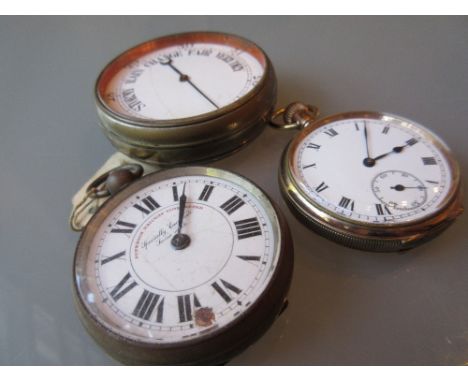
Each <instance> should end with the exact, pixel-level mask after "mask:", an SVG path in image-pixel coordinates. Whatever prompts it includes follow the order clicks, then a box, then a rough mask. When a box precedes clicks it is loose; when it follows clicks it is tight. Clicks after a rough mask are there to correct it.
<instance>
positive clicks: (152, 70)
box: [95, 32, 276, 166]
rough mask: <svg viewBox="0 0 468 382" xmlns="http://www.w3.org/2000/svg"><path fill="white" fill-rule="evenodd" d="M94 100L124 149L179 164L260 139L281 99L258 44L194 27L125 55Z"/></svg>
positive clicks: (107, 71)
mask: <svg viewBox="0 0 468 382" xmlns="http://www.w3.org/2000/svg"><path fill="white" fill-rule="evenodd" d="M95 99H96V106H97V110H98V115H99V118H100V121H101V126H102V128H103V130H104V133H105V134H106V136H107V137H108V138H109V140H110V141H111V142H112V144H113V145H114V146H115V147H116V148H117V149H118V150H119V151H120V152H122V153H124V154H126V155H128V156H130V157H133V158H135V159H138V160H143V161H145V162H148V163H152V164H156V165H160V166H172V165H176V164H182V163H194V162H200V161H208V160H214V159H216V158H219V157H222V156H224V155H227V154H229V153H231V152H233V151H235V150H237V149H239V148H240V147H241V146H242V145H244V144H245V143H247V142H249V141H251V140H252V139H254V138H255V137H256V136H257V135H258V134H259V133H260V132H261V131H262V129H263V127H264V125H265V122H267V120H268V118H269V115H270V114H271V112H272V108H273V106H274V104H275V100H276V78H275V73H274V70H273V66H272V64H271V62H270V60H269V58H268V57H267V55H266V54H265V53H264V52H263V50H262V49H260V48H259V47H258V46H257V45H255V44H254V43H252V42H250V41H248V40H246V39H244V38H241V37H238V36H234V35H229V34H225V33H216V32H188V33H181V34H176V35H170V36H164V37H160V38H157V39H154V40H151V41H147V42H145V43H142V44H140V45H137V46H135V47H133V48H131V49H129V50H127V51H125V52H124V53H122V54H120V55H119V56H118V57H116V58H115V59H114V60H113V61H111V62H110V63H109V64H108V65H107V66H106V67H105V68H104V70H103V71H102V72H101V74H100V75H99V77H98V79H97V81H96V86H95Z"/></svg>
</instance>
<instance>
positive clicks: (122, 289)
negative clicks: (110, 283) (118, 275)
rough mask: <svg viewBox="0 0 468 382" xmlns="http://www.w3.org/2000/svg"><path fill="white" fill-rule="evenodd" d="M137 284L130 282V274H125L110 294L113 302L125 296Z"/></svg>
mask: <svg viewBox="0 0 468 382" xmlns="http://www.w3.org/2000/svg"><path fill="white" fill-rule="evenodd" d="M136 285H137V283H136V282H135V281H133V280H132V278H131V276H130V273H127V274H126V275H125V276H124V277H123V279H122V280H120V281H119V283H118V284H117V285H116V286H115V287H114V289H112V291H111V292H110V296H111V297H112V298H113V299H114V301H117V300H119V299H120V298H122V297H123V296H125V295H126V294H127V293H128V292H130V291H131V290H132V289H133V288H135V287H136Z"/></svg>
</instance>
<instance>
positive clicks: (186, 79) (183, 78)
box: [160, 59, 219, 109]
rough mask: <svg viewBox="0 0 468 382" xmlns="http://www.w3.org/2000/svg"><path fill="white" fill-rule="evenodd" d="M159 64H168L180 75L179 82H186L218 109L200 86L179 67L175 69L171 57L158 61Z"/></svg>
mask: <svg viewBox="0 0 468 382" xmlns="http://www.w3.org/2000/svg"><path fill="white" fill-rule="evenodd" d="M160 63H161V65H166V66H169V67H170V68H171V69H172V70H173V71H174V72H176V73H177V74H178V75H179V76H180V77H179V81H180V82H188V83H189V84H190V85H191V86H192V87H193V88H194V89H195V90H196V91H197V92H198V93H200V94H201V95H202V96H203V97H204V98H205V99H206V100H207V101H208V102H209V103H211V104H212V105H213V106H214V107H215V108H216V109H219V106H218V105H216V104H215V103H214V102H213V101H212V100H211V99H210V98H209V97H208V96H207V95H206V94H205V93H203V92H202V91H201V90H200V88H199V87H198V86H197V85H195V84H194V83H193V82H192V80H191V79H190V77H189V76H188V75H187V74H184V73H182V72H181V71H180V70H179V69H177V68H176V67H175V66H174V64H173V63H172V59H168V60H167V61H164V62H163V61H160Z"/></svg>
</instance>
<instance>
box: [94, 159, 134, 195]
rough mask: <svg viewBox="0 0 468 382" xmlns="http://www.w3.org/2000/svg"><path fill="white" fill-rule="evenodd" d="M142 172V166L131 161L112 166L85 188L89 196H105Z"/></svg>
mask: <svg viewBox="0 0 468 382" xmlns="http://www.w3.org/2000/svg"><path fill="white" fill-rule="evenodd" d="M142 174H143V167H142V166H141V165H139V164H135V163H131V164H125V165H122V166H119V167H116V168H113V169H111V170H109V171H107V172H105V173H104V174H101V175H100V176H98V177H97V178H96V179H94V180H93V181H92V182H91V183H90V184H89V186H88V187H87V189H86V193H87V194H89V197H90V198H105V197H108V196H110V195H113V194H115V193H116V192H117V191H119V190H120V189H122V188H123V187H124V186H126V185H128V184H129V183H130V182H132V181H133V180H135V179H136V178H139V177H140V176H141V175H142Z"/></svg>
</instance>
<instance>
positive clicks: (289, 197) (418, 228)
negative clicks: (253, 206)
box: [279, 112, 463, 251]
mask: <svg viewBox="0 0 468 382" xmlns="http://www.w3.org/2000/svg"><path fill="white" fill-rule="evenodd" d="M279 178H280V185H281V190H282V192H283V195H284V197H285V199H286V201H287V202H288V205H289V206H290V207H291V209H292V210H293V212H295V213H296V214H297V215H298V216H299V217H300V218H301V219H302V220H304V221H305V222H306V223H308V224H309V225H310V226H311V227H312V228H313V229H315V230H316V231H318V232H319V233H320V234H322V235H324V236H325V237H328V238H330V239H332V240H335V241H337V242H339V243H341V244H344V245H346V246H349V247H353V248H357V249H363V250H370V251H397V250H403V249H408V248H411V247H414V246H416V245H418V244H420V243H422V242H424V241H427V240H429V239H430V238H432V237H434V236H435V235H437V234H438V233H440V232H441V231H442V230H443V229H444V228H446V227H447V226H448V225H449V223H450V222H452V221H453V219H454V218H455V217H456V216H458V215H459V214H460V213H461V212H462V210H463V209H462V204H461V187H460V172H459V168H458V165H457V163H456V161H455V159H454V157H453V155H452V154H451V152H450V150H449V148H448V147H447V146H446V145H445V143H444V142H443V141H442V140H441V139H440V138H438V137H437V136H436V135H435V134H433V133H432V132H430V131H429V130H428V129H426V128H425V127H423V126H421V125H420V124H418V123H415V122H413V121H410V120H408V119H405V118H402V117H398V116H395V115H390V114H385V113H375V112H350V113H341V114H337V115H334V116H331V117H326V118H323V119H321V120H318V121H314V122H311V123H309V124H308V125H307V126H306V128H305V129H303V130H302V131H301V132H300V133H299V134H298V135H297V136H296V137H295V138H294V139H293V140H292V142H291V143H290V144H289V146H288V147H287V148H286V150H285V152H284V155H283V159H282V165H281V169H280V176H279Z"/></svg>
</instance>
